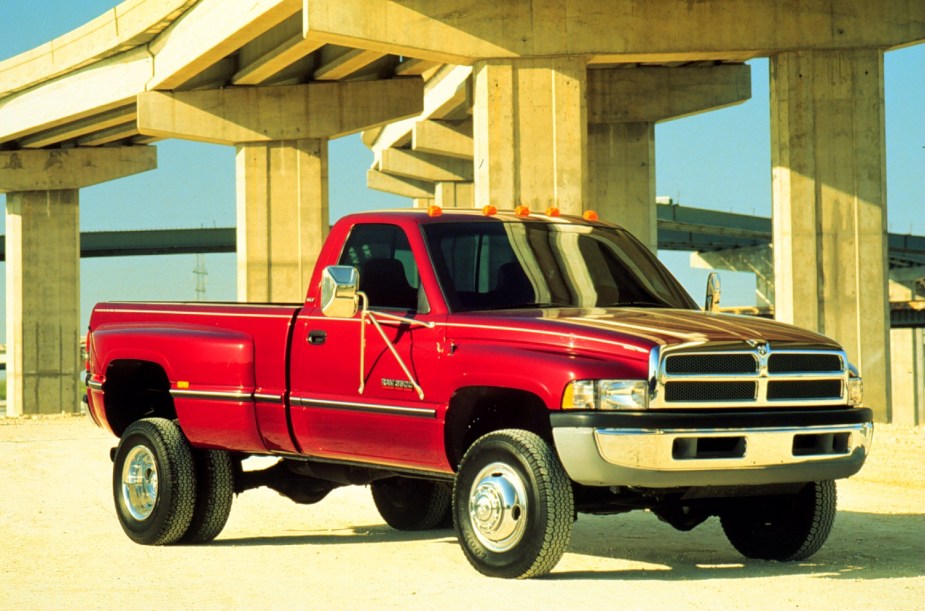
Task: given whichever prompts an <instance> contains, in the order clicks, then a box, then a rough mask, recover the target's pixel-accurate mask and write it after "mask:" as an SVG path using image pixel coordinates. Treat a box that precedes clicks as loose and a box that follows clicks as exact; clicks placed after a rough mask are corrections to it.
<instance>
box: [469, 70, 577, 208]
mask: <svg viewBox="0 0 925 611" xmlns="http://www.w3.org/2000/svg"><path fill="white" fill-rule="evenodd" d="M585 64H586V60H585V59H584V58H582V57H557V58H550V59H516V60H487V61H478V62H476V63H475V65H474V66H473V72H472V78H473V92H474V95H473V98H474V99H473V109H472V111H473V146H474V149H475V159H474V172H475V201H476V202H478V203H479V204H481V205H484V204H492V205H494V206H497V207H498V208H513V207H515V206H518V205H521V204H523V205H526V206H528V207H529V208H530V209H531V210H534V211H544V210H546V208H548V207H550V206H556V207H558V208H559V209H560V210H561V211H562V212H563V213H565V214H581V212H582V210H583V209H584V203H585V202H584V199H585V190H586V185H587V180H588V170H587V167H588V163H587V130H586V128H585V125H586V123H587V103H586V95H585V94H586V84H587V70H586V66H585Z"/></svg>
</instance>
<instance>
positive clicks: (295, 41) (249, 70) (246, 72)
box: [231, 33, 324, 85]
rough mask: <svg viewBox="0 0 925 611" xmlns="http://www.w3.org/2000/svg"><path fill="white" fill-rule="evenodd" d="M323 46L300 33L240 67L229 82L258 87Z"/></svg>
mask: <svg viewBox="0 0 925 611" xmlns="http://www.w3.org/2000/svg"><path fill="white" fill-rule="evenodd" d="M323 44H324V43H321V42H318V41H315V40H312V39H310V38H304V37H303V36H302V34H301V33H299V34H296V35H295V36H292V37H291V38H288V39H286V40H284V41H283V42H281V43H280V44H278V45H277V46H275V47H273V48H272V49H270V50H268V51H267V52H266V53H265V54H263V55H261V56H260V57H258V58H256V59H254V60H253V61H252V62H250V63H248V64H247V65H245V66H243V67H241V69H239V70H238V71H237V72H235V74H234V76H232V77H231V82H232V84H234V85H259V84H261V83H263V82H264V81H266V80H267V79H269V78H270V77H272V76H273V75H274V74H276V73H277V72H279V71H281V70H282V69H284V68H286V67H287V66H289V65H290V64H292V63H293V62H296V61H298V60H300V59H302V58H303V57H305V56H307V55H309V54H311V53H313V52H314V51H317V50H318V49H320V48H321V46H322V45H323Z"/></svg>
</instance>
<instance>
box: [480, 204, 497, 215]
mask: <svg viewBox="0 0 925 611" xmlns="http://www.w3.org/2000/svg"><path fill="white" fill-rule="evenodd" d="M482 214H484V215H485V216H494V215H496V214H498V209H497V208H495V207H494V206H492V205H491V204H488V205H487V206H482Z"/></svg>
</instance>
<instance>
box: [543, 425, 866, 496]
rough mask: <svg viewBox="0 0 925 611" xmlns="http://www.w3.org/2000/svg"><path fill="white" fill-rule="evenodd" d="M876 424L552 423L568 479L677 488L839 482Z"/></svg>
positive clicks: (859, 461)
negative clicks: (702, 425) (666, 425)
mask: <svg viewBox="0 0 925 611" xmlns="http://www.w3.org/2000/svg"><path fill="white" fill-rule="evenodd" d="M872 438H873V424H872V423H871V422H853V423H845V424H819V425H813V426H805V425H800V426H763V427H732V428H688V427H684V428H675V427H672V428H648V427H639V428H623V427H621V428H610V427H595V426H586V427H582V426H553V439H554V441H555V445H556V450H557V452H558V454H559V457H560V460H561V461H562V464H563V466H564V467H565V470H566V472H567V473H568V474H569V477H570V478H571V479H572V480H574V481H576V482H578V483H580V484H585V485H589V486H637V487H646V488H673V487H686V486H736V485H758V484H772V483H788V482H803V481H818V480H826V479H840V478H844V477H849V476H851V475H854V474H855V473H857V472H858V470H860V468H861V466H862V465H863V464H864V460H865V459H866V458H867V454H868V451H869V449H870V445H871V441H872Z"/></svg>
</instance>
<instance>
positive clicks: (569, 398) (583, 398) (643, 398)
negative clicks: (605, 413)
mask: <svg viewBox="0 0 925 611" xmlns="http://www.w3.org/2000/svg"><path fill="white" fill-rule="evenodd" d="M647 407H649V385H648V384H647V383H646V381H645V380H574V381H573V382H569V384H568V386H566V387H565V392H564V393H563V394H562V409H600V410H638V409H646V408H647Z"/></svg>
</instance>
